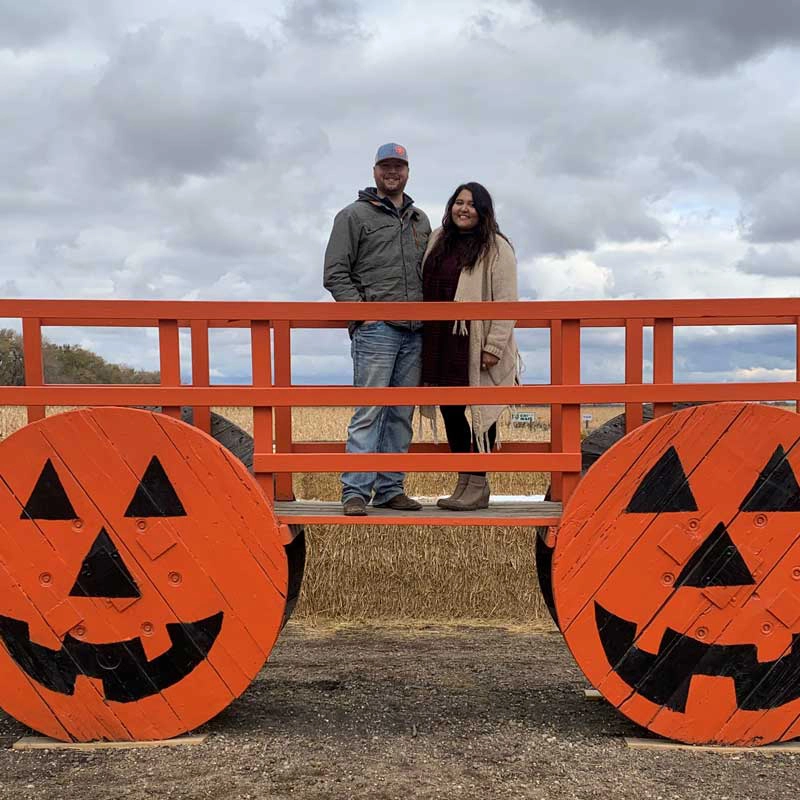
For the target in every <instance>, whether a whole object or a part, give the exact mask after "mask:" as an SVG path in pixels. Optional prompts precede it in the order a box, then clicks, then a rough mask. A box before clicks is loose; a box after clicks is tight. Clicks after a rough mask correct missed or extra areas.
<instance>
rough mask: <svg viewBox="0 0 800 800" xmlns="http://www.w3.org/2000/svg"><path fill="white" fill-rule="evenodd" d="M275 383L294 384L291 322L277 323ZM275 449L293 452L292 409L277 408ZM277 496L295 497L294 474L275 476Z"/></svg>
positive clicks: (280, 384)
mask: <svg viewBox="0 0 800 800" xmlns="http://www.w3.org/2000/svg"><path fill="white" fill-rule="evenodd" d="M274 336H275V344H274V347H275V385H276V386H291V385H292V331H291V327H290V326H289V323H288V322H286V321H285V320H284V321H281V322H276V323H275V334H274ZM275 445H276V447H275V449H276V450H277V452H279V453H291V452H292V449H293V447H292V410H291V409H290V408H276V409H275ZM275 496H276V497H277V498H278V499H279V500H292V499H294V490H293V485H292V475H291V474H290V473H286V472H282V473H280V474H278V475H276V477H275Z"/></svg>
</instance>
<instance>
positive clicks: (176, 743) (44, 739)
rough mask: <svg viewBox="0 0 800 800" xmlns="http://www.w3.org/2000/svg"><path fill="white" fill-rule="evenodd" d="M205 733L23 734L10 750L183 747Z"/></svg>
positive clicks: (198, 740) (201, 738)
mask: <svg viewBox="0 0 800 800" xmlns="http://www.w3.org/2000/svg"><path fill="white" fill-rule="evenodd" d="M206 739H208V734H207V733H198V734H194V735H192V736H176V737H175V738H174V739H153V740H150V741H141V742H59V741H58V739H51V738H50V737H49V736H23V737H22V738H21V739H17V741H16V742H14V744H13V745H11V749H12V750H136V749H140V748H148V747H183V746H185V745H195V744H203V743H204V742H205V741H206Z"/></svg>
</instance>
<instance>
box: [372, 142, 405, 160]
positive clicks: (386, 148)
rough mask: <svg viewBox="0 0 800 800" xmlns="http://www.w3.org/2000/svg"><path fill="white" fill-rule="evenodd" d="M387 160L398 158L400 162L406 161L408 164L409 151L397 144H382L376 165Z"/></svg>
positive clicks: (376, 157) (376, 156) (376, 154)
mask: <svg viewBox="0 0 800 800" xmlns="http://www.w3.org/2000/svg"><path fill="white" fill-rule="evenodd" d="M387 158H397V159H399V160H400V161H405V162H406V164H408V151H407V150H406V149H405V147H403V145H401V144H397V142H389V143H388V144H382V145H381V146H380V147H379V148H378V152H377V153H375V163H376V164H377V163H378V162H379V161H384V160H386V159H387Z"/></svg>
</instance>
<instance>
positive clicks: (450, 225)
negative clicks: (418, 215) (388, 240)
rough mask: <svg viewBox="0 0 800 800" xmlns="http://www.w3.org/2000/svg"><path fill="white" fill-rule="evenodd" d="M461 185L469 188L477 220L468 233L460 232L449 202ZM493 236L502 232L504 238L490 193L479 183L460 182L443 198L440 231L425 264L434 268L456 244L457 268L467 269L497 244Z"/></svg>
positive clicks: (460, 190)
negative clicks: (445, 204)
mask: <svg viewBox="0 0 800 800" xmlns="http://www.w3.org/2000/svg"><path fill="white" fill-rule="evenodd" d="M464 189H467V190H468V191H470V192H472V203H473V205H474V206H475V210H476V211H477V212H478V224H477V225H476V226H475V227H474V228H473V229H472V230H471V231H470V232H469V233H461V231H460V230H459V229H458V227H456V224H455V223H454V222H453V206H454V205H455V202H456V198H457V197H458V196H459V194H461V192H462V191H464ZM497 236H502V237H503V238H504V239H505V240H506V241H507V242H508V238H507V237H506V236H505V235H504V234H503V233H502V232H501V231H500V228H499V227H498V225H497V220H496V219H495V216H494V203H493V202H492V196H491V195H490V194H489V192H488V191H487V190H486V187H485V186H482V185H481V184H480V183H475V181H470V182H469V183H462V184H461V185H460V186H458V187H457V188H456V190H455V191H454V192H453V194H452V195H451V197H450V199H449V200H448V201H447V207H446V208H445V211H444V216H443V217H442V234H441V236H440V237H439V239H438V241H437V242H436V244H435V245H434V246H433V249H432V250H431V252H430V255H428V260H427V266H428V267H433V268H434V269H435V268H436V267H438V266H439V264H441V261H442V259H443V258H444V257H445V255H446V254H448V253H451V252H453V250H454V249H455V248H458V253H459V260H460V261H461V262H462V263H461V268H462V269H466V270H471V269H472V268H473V267H474V266H475V264H476V263H477V262H478V261H479V260H480V259H481V258H483V257H484V256H487V255H488V254H489V253H490V252H491V251H492V250H493V249H495V248H496V247H497V243H496V239H495V237H497ZM509 244H510V242H509Z"/></svg>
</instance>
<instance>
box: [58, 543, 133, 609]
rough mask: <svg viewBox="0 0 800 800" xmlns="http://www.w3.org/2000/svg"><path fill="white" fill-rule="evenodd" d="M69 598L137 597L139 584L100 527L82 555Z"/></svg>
mask: <svg viewBox="0 0 800 800" xmlns="http://www.w3.org/2000/svg"><path fill="white" fill-rule="evenodd" d="M69 595H70V597H141V596H142V594H141V592H140V591H139V587H138V586H137V585H136V581H134V579H133V576H132V575H131V573H130V571H129V570H128V568H127V567H126V566H125V562H124V561H123V560H122V556H121V555H120V554H119V550H117V548H116V546H115V545H114V542H112V541H111V537H110V536H109V535H108V533H107V532H106V529H105V528H101V529H100V533H98V534H97V538H96V539H95V540H94V544H92V546H91V548H90V549H89V552H88V553H87V554H86V558H84V559H83V564H81V569H80V572H79V573H78V578H77V580H76V581H75V585H74V586H73V587H72V591H71V592H70V593H69Z"/></svg>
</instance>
